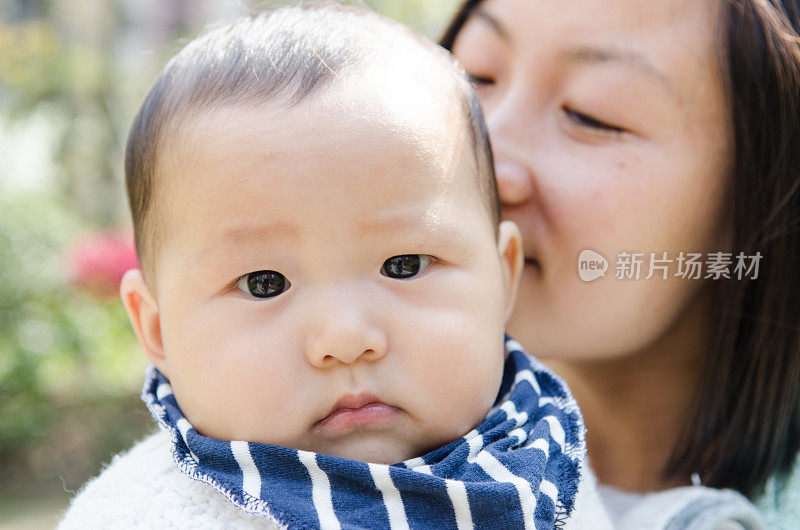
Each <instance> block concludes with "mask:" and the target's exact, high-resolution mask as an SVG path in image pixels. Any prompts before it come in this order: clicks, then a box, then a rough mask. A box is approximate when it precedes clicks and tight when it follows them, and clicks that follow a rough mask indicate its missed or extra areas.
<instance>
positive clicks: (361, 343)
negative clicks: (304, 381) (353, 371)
mask: <svg viewBox="0 0 800 530" xmlns="http://www.w3.org/2000/svg"><path fill="white" fill-rule="evenodd" d="M330 311H331V313H332V314H330V315H328V316H329V318H325V319H324V320H325V322H324V323H323V324H322V326H320V328H319V329H318V331H316V332H315V333H313V334H312V336H311V337H309V340H308V345H307V348H306V355H307V357H308V361H309V362H310V363H311V365H312V366H314V367H317V368H328V367H331V366H335V365H337V364H351V363H354V362H356V361H377V360H378V359H380V358H381V357H383V356H384V355H385V354H386V347H387V344H386V343H387V340H386V335H385V334H384V332H383V331H382V330H381V329H379V328H378V327H376V326H374V325H372V324H370V323H369V322H367V321H366V320H365V319H364V318H363V315H361V314H360V313H359V312H358V311H352V310H341V309H340V308H336V307H334V308H331V309H330Z"/></svg>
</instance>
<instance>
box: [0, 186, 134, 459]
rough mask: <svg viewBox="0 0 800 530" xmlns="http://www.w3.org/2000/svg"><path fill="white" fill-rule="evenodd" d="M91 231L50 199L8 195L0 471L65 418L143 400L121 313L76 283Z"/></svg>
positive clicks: (1, 260)
mask: <svg viewBox="0 0 800 530" xmlns="http://www.w3.org/2000/svg"><path fill="white" fill-rule="evenodd" d="M85 229H86V226H85V222H84V221H82V220H81V219H79V218H78V216H76V215H75V213H73V212H70V211H69V210H68V209H67V208H66V207H65V206H64V205H63V204H61V203H60V202H59V201H58V199H56V198H54V197H52V196H50V197H49V196H47V195H46V194H42V193H33V194H31V193H19V192H17V193H14V192H11V193H8V192H6V193H0V274H1V275H2V280H3V281H2V282H0V403H2V404H3V413H2V415H0V464H6V465H10V464H11V462H18V461H19V459H23V460H24V459H26V458H28V457H29V456H30V453H31V451H32V450H33V449H35V448H36V447H37V446H40V445H43V444H44V445H46V444H50V443H55V442H57V441H56V440H53V439H52V437H51V435H52V433H53V431H54V429H55V428H56V426H57V423H58V422H59V421H61V420H62V419H63V417H62V412H63V411H64V410H65V409H70V408H76V407H77V408H80V407H81V406H83V405H85V404H87V403H91V402H95V401H98V400H104V399H111V400H112V401H113V400H114V399H116V398H118V397H120V396H123V395H124V396H130V395H132V394H135V392H136V390H137V387H138V385H139V382H140V380H141V374H142V369H143V367H144V358H143V356H142V355H141V354H140V353H138V352H137V348H136V344H135V339H134V336H133V333H132V331H131V330H130V327H129V325H128V322H127V318H126V316H125V312H124V309H123V308H122V305H121V304H120V303H119V302H118V301H117V300H116V298H114V299H99V298H96V297H94V296H93V295H91V294H90V293H88V292H83V291H81V290H80V289H79V288H78V287H73V286H70V284H69V272H70V271H69V267H68V263H67V259H66V256H65V248H66V247H67V245H68V244H69V243H70V242H71V241H72V240H73V239H74V238H75V236H76V235H77V234H79V233H81V232H82V231H83V230H85Z"/></svg>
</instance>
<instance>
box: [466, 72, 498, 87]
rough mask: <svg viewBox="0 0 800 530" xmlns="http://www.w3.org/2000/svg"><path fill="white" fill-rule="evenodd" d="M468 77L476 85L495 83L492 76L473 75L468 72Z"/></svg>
mask: <svg viewBox="0 0 800 530" xmlns="http://www.w3.org/2000/svg"><path fill="white" fill-rule="evenodd" d="M467 77H468V78H469V82H470V83H472V86H474V87H479V86H487V85H493V84H494V83H495V81H494V79H493V78H492V77H489V76H485V75H473V74H469V73H468V74H467Z"/></svg>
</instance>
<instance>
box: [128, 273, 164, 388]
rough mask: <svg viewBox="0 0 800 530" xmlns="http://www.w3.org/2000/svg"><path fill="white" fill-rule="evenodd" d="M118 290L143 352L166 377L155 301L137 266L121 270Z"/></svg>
mask: <svg viewBox="0 0 800 530" xmlns="http://www.w3.org/2000/svg"><path fill="white" fill-rule="evenodd" d="M119 294H120V296H121V297H122V303H123V304H124V305H125V310H126V311H127V312H128V318H129V319H130V321H131V325H132V326H133V330H134V331H135V332H136V338H137V339H139V344H141V345H142V348H143V349H144V353H145V355H147V358H148V359H149V360H150V362H152V363H153V364H154V365H155V366H156V368H158V369H159V371H161V373H163V374H164V375H166V376H167V377H169V375H168V374H167V370H166V368H167V366H166V365H167V361H166V357H164V343H163V342H162V340H161V323H160V322H159V319H158V305H157V304H156V300H155V297H153V295H152V294H151V293H150V289H149V288H148V287H147V284H146V283H145V281H144V276H143V275H142V271H141V270H140V269H131V270H129V271H127V272H126V273H125V275H124V276H123V277H122V282H121V283H120V285H119Z"/></svg>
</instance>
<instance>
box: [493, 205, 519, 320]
mask: <svg viewBox="0 0 800 530" xmlns="http://www.w3.org/2000/svg"><path fill="white" fill-rule="evenodd" d="M497 250H498V252H499V253H500V263H501V264H502V267H503V287H504V292H505V303H506V314H505V321H506V322H508V319H509V317H511V312H512V311H513V310H514V302H515V301H516V299H517V289H518V288H519V279H520V277H521V276H522V267H523V266H524V264H525V256H524V253H523V250H522V235H521V234H520V231H519V227H518V226H517V224H516V223H515V222H514V221H503V222H501V223H500V226H499V227H498V237H497Z"/></svg>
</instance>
